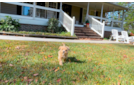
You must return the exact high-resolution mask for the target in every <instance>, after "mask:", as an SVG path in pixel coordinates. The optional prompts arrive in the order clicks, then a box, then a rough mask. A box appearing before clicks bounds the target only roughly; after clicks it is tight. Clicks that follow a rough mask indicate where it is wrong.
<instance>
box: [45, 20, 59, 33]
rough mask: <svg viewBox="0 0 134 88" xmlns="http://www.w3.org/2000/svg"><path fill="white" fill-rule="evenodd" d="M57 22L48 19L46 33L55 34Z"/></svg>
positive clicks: (57, 28)
mask: <svg viewBox="0 0 134 88" xmlns="http://www.w3.org/2000/svg"><path fill="white" fill-rule="evenodd" d="M58 25H59V21H58V20H57V19H56V18H50V19H49V21H48V28H47V31H48V32H51V33H56V32H58V31H59V27H58Z"/></svg>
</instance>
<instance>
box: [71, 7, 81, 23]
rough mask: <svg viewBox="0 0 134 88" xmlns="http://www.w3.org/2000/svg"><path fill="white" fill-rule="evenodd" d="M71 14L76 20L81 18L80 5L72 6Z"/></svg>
mask: <svg viewBox="0 0 134 88" xmlns="http://www.w3.org/2000/svg"><path fill="white" fill-rule="evenodd" d="M71 16H75V19H76V21H79V19H80V7H76V6H72V12H71Z"/></svg>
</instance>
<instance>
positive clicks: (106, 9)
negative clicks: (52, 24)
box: [0, 2, 127, 38]
mask: <svg viewBox="0 0 134 88" xmlns="http://www.w3.org/2000/svg"><path fill="white" fill-rule="evenodd" d="M119 10H122V11H121V13H123V15H122V16H121V15H119V14H117V16H118V17H116V19H114V14H115V13H117V11H118V12H119ZM124 10H127V8H125V7H121V6H118V5H115V4H112V3H102V2H90V3H89V2H88V3H87V2H63V3H62V2H60V3H59V2H50V3H49V2H25V3H23V2H1V3H0V18H4V16H7V15H8V16H11V17H12V18H14V19H20V23H22V24H31V25H45V26H47V22H48V19H49V18H52V17H55V18H58V19H59V21H60V22H61V24H62V25H63V26H64V27H65V29H66V30H67V31H68V32H70V33H71V35H73V34H74V30H75V27H84V24H85V20H86V19H89V21H90V28H91V30H93V31H94V32H96V33H97V34H98V35H100V36H101V37H102V38H103V37H104V31H111V29H118V30H119V31H121V30H123V18H124ZM109 13H110V16H111V17H109V16H108V15H109ZM119 16H120V17H119ZM119 19H120V20H119ZM103 21H105V22H103ZM102 22H103V23H102ZM74 26H75V27H74ZM98 28H99V29H98Z"/></svg>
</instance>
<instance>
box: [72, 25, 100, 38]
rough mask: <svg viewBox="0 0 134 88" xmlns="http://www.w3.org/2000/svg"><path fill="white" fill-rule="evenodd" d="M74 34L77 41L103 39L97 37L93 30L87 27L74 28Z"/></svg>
mask: <svg viewBox="0 0 134 88" xmlns="http://www.w3.org/2000/svg"><path fill="white" fill-rule="evenodd" d="M74 33H75V35H76V36H77V37H78V38H79V39H90V40H96V39H97V40H102V39H103V38H101V37H100V35H98V34H97V33H95V32H94V31H93V30H91V29H90V28H87V27H75V31H74Z"/></svg>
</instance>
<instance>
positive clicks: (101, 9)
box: [101, 4, 104, 22]
mask: <svg viewBox="0 0 134 88" xmlns="http://www.w3.org/2000/svg"><path fill="white" fill-rule="evenodd" d="M103 5H104V4H102V7H101V22H102V18H103Z"/></svg>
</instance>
